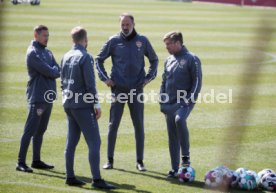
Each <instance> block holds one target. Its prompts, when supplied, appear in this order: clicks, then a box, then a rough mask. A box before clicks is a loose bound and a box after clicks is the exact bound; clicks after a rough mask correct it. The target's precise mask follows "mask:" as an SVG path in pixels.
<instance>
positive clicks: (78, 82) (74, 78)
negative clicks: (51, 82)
mask: <svg viewBox="0 0 276 193" xmlns="http://www.w3.org/2000/svg"><path fill="white" fill-rule="evenodd" d="M93 65H94V60H93V58H92V56H91V55H90V54H89V53H87V51H86V48H84V47H83V46H82V45H79V44H75V45H74V46H73V47H72V49H71V50H70V51H69V52H67V53H66V54H65V55H64V56H63V58H62V61H61V88H62V97H63V106H64V108H73V109H77V108H92V107H93V106H94V104H95V103H96V102H97V96H96V95H97V90H96V83H95V75H94V69H93Z"/></svg>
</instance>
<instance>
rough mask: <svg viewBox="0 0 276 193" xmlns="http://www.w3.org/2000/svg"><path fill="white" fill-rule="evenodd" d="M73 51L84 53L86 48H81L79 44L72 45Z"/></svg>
mask: <svg viewBox="0 0 276 193" xmlns="http://www.w3.org/2000/svg"><path fill="white" fill-rule="evenodd" d="M72 49H73V50H83V51H86V48H85V47H83V46H82V45H80V44H74V45H73V47H72Z"/></svg>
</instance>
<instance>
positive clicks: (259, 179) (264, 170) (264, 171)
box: [257, 169, 275, 185]
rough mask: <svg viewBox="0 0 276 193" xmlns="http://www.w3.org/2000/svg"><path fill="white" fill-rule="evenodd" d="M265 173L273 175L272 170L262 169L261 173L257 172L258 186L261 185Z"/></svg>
mask: <svg viewBox="0 0 276 193" xmlns="http://www.w3.org/2000/svg"><path fill="white" fill-rule="evenodd" d="M267 173H275V172H274V171H273V170H271V169H263V170H262V171H259V172H258V181H257V183H258V185H261V180H262V178H263V176H264V175H266V174H267Z"/></svg>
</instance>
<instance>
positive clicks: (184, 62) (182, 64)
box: [179, 59, 187, 68]
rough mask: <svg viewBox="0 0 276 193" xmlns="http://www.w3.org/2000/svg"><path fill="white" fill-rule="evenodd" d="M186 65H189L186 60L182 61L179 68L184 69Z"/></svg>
mask: <svg viewBox="0 0 276 193" xmlns="http://www.w3.org/2000/svg"><path fill="white" fill-rule="evenodd" d="M186 63H187V61H186V60H185V59H182V60H180V62H179V68H183V67H184V65H185V64H186Z"/></svg>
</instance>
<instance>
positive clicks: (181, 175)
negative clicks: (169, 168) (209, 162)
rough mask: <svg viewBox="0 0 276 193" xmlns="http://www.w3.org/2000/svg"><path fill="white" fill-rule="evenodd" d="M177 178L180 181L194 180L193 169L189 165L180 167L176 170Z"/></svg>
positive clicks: (194, 173)
mask: <svg viewBox="0 0 276 193" xmlns="http://www.w3.org/2000/svg"><path fill="white" fill-rule="evenodd" d="M177 175H178V180H179V181H180V182H192V181H194V180H195V175H196V172H195V169H194V168H192V167H191V166H189V167H180V168H179V170H178V173H177Z"/></svg>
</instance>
